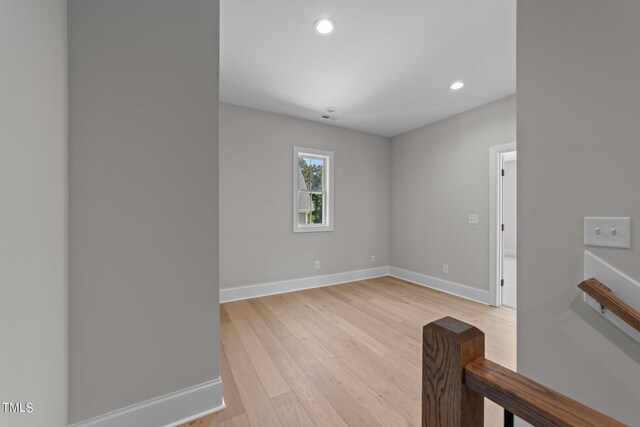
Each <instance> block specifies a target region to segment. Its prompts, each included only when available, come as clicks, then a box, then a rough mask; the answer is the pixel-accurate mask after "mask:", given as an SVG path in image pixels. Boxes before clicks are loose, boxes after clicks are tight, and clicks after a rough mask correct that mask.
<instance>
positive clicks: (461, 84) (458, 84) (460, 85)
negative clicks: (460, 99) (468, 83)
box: [450, 82, 464, 90]
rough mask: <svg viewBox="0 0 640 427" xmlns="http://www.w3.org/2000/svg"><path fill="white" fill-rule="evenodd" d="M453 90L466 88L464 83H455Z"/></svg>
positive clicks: (452, 86)
mask: <svg viewBox="0 0 640 427" xmlns="http://www.w3.org/2000/svg"><path fill="white" fill-rule="evenodd" d="M450 87H451V90H458V89H462V88H463V87H464V83H462V82H454V83H453V84H452V85H451V86H450Z"/></svg>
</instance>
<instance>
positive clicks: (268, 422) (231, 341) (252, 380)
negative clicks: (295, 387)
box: [220, 322, 280, 426]
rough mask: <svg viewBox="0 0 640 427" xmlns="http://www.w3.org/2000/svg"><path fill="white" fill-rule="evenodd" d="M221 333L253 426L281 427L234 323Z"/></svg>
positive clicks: (221, 329)
mask: <svg viewBox="0 0 640 427" xmlns="http://www.w3.org/2000/svg"><path fill="white" fill-rule="evenodd" d="M220 331H221V333H220V335H221V339H222V344H223V345H224V348H225V351H226V352H227V357H228V361H229V366H230V367H231V371H232V372H233V376H234V378H235V379H236V383H237V384H238V390H239V392H240V397H241V398H242V401H243V402H244V406H245V409H246V411H247V412H246V414H247V417H248V418H249V421H250V423H251V425H253V426H279V425H280V420H279V418H278V416H277V415H276V412H275V410H274V409H273V406H272V405H271V401H270V400H269V396H267V392H266V391H265V390H264V388H263V387H262V383H261V382H260V379H259V378H258V375H257V373H256V371H255V369H254V368H253V365H252V363H251V359H249V356H248V355H247V352H246V350H245V349H244V347H243V345H242V341H241V340H240V337H239V336H238V333H237V332H236V330H235V328H234V325H233V322H232V323H227V324H226V325H222V326H220Z"/></svg>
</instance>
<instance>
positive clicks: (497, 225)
mask: <svg viewBox="0 0 640 427" xmlns="http://www.w3.org/2000/svg"><path fill="white" fill-rule="evenodd" d="M489 153H490V158H489V168H490V169H489V170H490V180H491V185H490V192H489V193H490V196H489V197H490V209H491V211H490V230H491V236H490V243H489V245H490V282H489V297H490V303H491V305H493V306H496V307H500V306H505V307H510V308H513V309H515V308H516V307H517V282H516V277H517V239H516V230H517V223H516V218H517V212H516V205H517V204H516V200H517V181H516V178H517V172H516V171H517V166H516V165H517V153H516V144H515V142H514V143H510V144H503V145H495V146H492V147H491V148H490V150H489Z"/></svg>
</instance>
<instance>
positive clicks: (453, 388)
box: [422, 317, 624, 427]
mask: <svg viewBox="0 0 640 427" xmlns="http://www.w3.org/2000/svg"><path fill="white" fill-rule="evenodd" d="M484 397H487V398H488V399H490V400H492V401H494V402H495V403H497V404H498V405H500V406H502V407H503V408H505V410H507V411H510V412H511V413H513V414H515V415H517V416H518V417H520V418H522V419H524V420H525V421H528V422H530V423H532V424H533V425H534V426H541V427H546V426H565V427H568V426H572V427H577V426H611V427H620V426H624V424H621V423H619V422H618V421H616V420H614V419H613V418H609V417H607V416H606V415H603V414H601V413H599V412H597V411H595V410H593V409H591V408H588V407H586V406H584V405H582V404H581V403H579V402H576V401H575V400H572V399H570V398H568V397H566V396H564V395H562V394H560V393H558V392H555V391H553V390H551V389H549V388H547V387H545V386H543V385H541V384H538V383H536V382H534V381H531V380H529V379H528V378H526V377H524V376H522V375H520V374H517V373H515V372H513V371H511V370H509V369H507V368H505V367H503V366H500V365H498V364H497V363H494V362H492V361H490V360H488V359H485V358H484V333H483V332H482V331H480V330H479V329H478V328H476V327H474V326H472V325H469V324H467V323H464V322H462V321H460V320H457V319H454V318H451V317H445V318H442V319H440V320H436V321H435V322H432V323H429V324H428V325H425V326H424V328H423V345H422V426H423V427H482V426H483V425H484Z"/></svg>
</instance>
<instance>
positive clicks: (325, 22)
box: [313, 18, 336, 36]
mask: <svg viewBox="0 0 640 427" xmlns="http://www.w3.org/2000/svg"><path fill="white" fill-rule="evenodd" d="M313 27H314V28H315V29H316V31H317V32H318V33H319V34H322V35H324V36H326V35H327V34H331V33H332V32H333V30H334V29H335V28H336V23H335V22H333V21H332V20H331V19H329V18H320V19H318V20H317V21H316V22H315V23H314V24H313Z"/></svg>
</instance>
